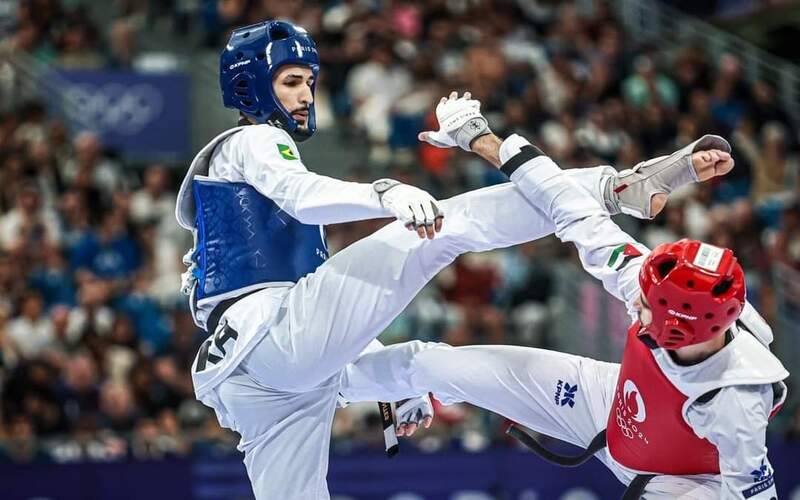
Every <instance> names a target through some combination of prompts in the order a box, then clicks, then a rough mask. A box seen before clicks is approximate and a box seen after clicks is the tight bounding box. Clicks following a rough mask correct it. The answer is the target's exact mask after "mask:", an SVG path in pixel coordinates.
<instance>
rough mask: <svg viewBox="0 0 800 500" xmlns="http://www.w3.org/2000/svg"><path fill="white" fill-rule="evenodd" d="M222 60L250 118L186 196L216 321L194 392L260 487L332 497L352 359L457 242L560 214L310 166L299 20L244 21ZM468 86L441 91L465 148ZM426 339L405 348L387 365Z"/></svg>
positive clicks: (485, 239) (197, 311)
mask: <svg viewBox="0 0 800 500" xmlns="http://www.w3.org/2000/svg"><path fill="white" fill-rule="evenodd" d="M220 67H221V68H220V84H221V87H222V94H223V98H224V103H225V105H226V106H228V107H232V108H235V109H238V110H239V111H240V116H241V121H240V126H239V127H236V128H233V129H230V130H227V131H225V132H223V133H222V134H220V135H219V136H217V137H216V138H215V139H213V140H212V141H211V142H210V143H209V144H208V145H207V146H205V147H204V148H203V149H202V150H201V151H200V152H199V153H198V155H197V156H196V157H195V159H194V161H193V162H192V164H191V166H190V168H189V171H188V173H187V175H186V177H185V179H184V181H183V184H182V185H181V189H180V192H179V195H178V203H177V207H176V215H177V218H178V221H179V223H180V224H181V226H183V227H184V228H186V229H188V230H190V231H192V233H193V234H194V237H195V245H194V248H193V249H192V250H191V251H190V252H189V253H188V254H187V255H186V257H185V261H186V264H187V266H189V269H188V271H187V272H186V273H185V274H184V277H183V278H184V279H183V283H182V285H183V287H182V289H183V291H184V292H185V293H186V294H187V295H189V296H190V304H191V308H192V314H193V317H194V320H195V322H196V323H197V325H198V326H200V327H201V328H204V329H205V330H206V331H207V332H208V333H209V338H208V339H207V340H206V341H205V342H204V343H203V344H202V346H201V348H200V350H199V352H198V355H197V357H196V359H195V362H194V364H193V367H192V378H193V383H194V388H195V393H196V396H197V398H198V399H199V400H201V401H202V402H203V403H205V404H207V405H208V406H211V407H212V408H214V410H215V411H216V414H217V417H218V419H219V422H220V424H221V425H223V426H225V427H228V428H230V429H233V430H235V431H236V432H238V433H239V434H240V435H241V442H240V445H239V449H240V450H242V451H243V452H244V454H245V458H244V462H245V465H246V467H247V472H248V474H249V477H250V480H251V482H252V484H253V490H254V492H255V495H256V497H257V498H264V499H281V500H318V499H326V498H329V494H328V490H327V485H326V478H325V476H326V471H327V465H328V448H329V439H330V429H331V424H332V418H333V412H334V410H335V409H336V406H337V397H338V395H339V393H340V392H342V393H345V392H347V391H348V389H350V390H351V391H352V392H353V393H354V394H357V393H358V388H357V387H348V382H347V378H346V377H345V376H344V373H345V368H346V367H348V366H351V365H352V363H353V362H355V361H357V360H358V359H359V358H360V357H361V356H363V355H365V354H366V353H368V352H375V351H378V350H382V349H384V347H383V346H382V345H381V344H380V343H379V342H377V341H376V340H375V337H376V336H377V335H378V334H379V333H380V332H381V331H382V330H383V329H384V328H385V327H386V326H388V325H389V323H391V321H392V320H393V319H394V318H395V317H396V316H397V315H398V314H399V313H400V312H401V311H402V310H403V309H404V308H405V307H406V305H407V304H408V303H409V302H410V301H411V299H412V298H413V297H414V295H416V293H417V292H418V291H419V290H420V289H421V288H422V287H423V286H424V285H425V284H426V283H427V282H428V281H429V280H430V279H431V278H432V277H433V276H434V275H435V274H436V273H437V272H438V271H439V270H441V269H442V268H444V267H445V266H447V265H448V264H449V263H451V262H452V261H453V260H454V259H455V258H456V257H457V256H458V255H460V254H462V253H465V252H470V251H483V250H489V249H493V248H498V247H505V246H510V245H514V244H517V243H522V242H525V241H530V240H533V239H537V238H539V237H541V236H544V235H546V234H549V233H550V232H552V227H551V223H550V222H549V221H548V220H546V218H544V217H536V218H535V220H536V221H539V222H534V223H531V221H528V220H526V217H525V214H530V213H531V211H532V210H533V208H532V207H531V205H530V203H529V202H528V201H526V199H525V198H524V196H522V194H521V193H520V192H519V191H518V190H517V189H516V188H515V187H514V186H513V185H511V184H506V185H501V186H495V187H491V188H487V189H482V190H478V191H473V192H470V193H466V194H464V195H461V196H457V197H454V198H452V199H449V200H445V201H441V202H440V201H437V200H435V199H434V198H433V197H431V196H430V195H429V194H428V193H426V192H425V191H422V190H420V189H417V188H415V187H412V186H408V185H405V184H402V183H400V182H397V181H394V180H391V179H382V180H378V181H376V182H374V183H372V184H361V183H354V182H345V181H341V180H337V179H333V178H330V177H325V176H321V175H317V174H314V173H312V172H309V171H308V170H307V169H306V167H305V166H304V165H303V162H302V160H301V157H300V153H299V151H298V150H297V146H296V144H295V141H300V140H304V139H307V138H308V137H310V136H311V135H313V133H314V131H315V126H316V123H315V115H314V87H315V84H316V78H317V75H318V73H319V58H318V55H317V49H316V47H315V45H314V42H313V40H312V39H311V37H310V36H309V35H308V34H307V33H306V31H305V30H303V29H302V28H299V27H297V26H294V25H292V24H290V23H286V22H277V21H267V22H264V23H260V24H256V25H252V26H247V27H244V28H240V29H237V30H235V31H234V32H233V34H232V35H231V38H230V41H229V42H228V44H227V46H226V47H225V50H224V52H223V53H222V57H221V61H220ZM377 91H380V89H376V92H377ZM468 99H469V96H464V97H463V98H461V99H453V100H452V102H451V103H450V102H449V103H447V104H443V106H444V107H445V108H447V109H450V108H451V107H453V106H455V107H454V108H453V109H455V110H456V111H458V112H457V113H455V114H453V115H452V116H450V117H449V118H448V119H447V120H446V122H447V123H446V129H447V130H448V131H449V134H450V136H449V137H450V139H451V140H452V141H454V142H453V143H454V144H457V145H459V146H460V147H462V148H463V149H465V150H467V151H469V150H470V146H471V144H472V143H473V142H474V141H475V140H476V139H477V138H479V137H482V136H484V135H486V134H488V132H489V129H488V126H487V122H486V120H485V119H484V118H483V117H482V116H480V112H479V110H478V108H477V107H473V106H472V105H471V104H469V105H468V106H467V108H469V109H462V107H463V105H464V103H465V102H466V101H467V100H468ZM443 127H444V124H443ZM445 214H447V223H446V224H443V217H444V215H445ZM382 217H394V218H396V219H397V221H396V222H394V223H391V224H389V225H387V226H386V227H384V228H382V229H380V230H379V231H377V232H376V233H374V234H372V235H370V236H369V237H367V238H364V239H362V240H360V241H358V242H356V243H354V244H352V245H351V246H349V247H348V248H346V249H344V250H342V251H340V252H338V253H337V254H336V255H334V256H332V257H330V258H329V256H328V250H327V247H326V245H325V233H324V229H323V225H325V224H335V223H341V222H349V221H357V220H363V219H371V218H382ZM409 229H411V230H416V232H417V235H414V234H413V233H410V232H409ZM421 346H422V344H420V343H409V344H405V345H403V346H395V347H394V348H393V349H392V350H391V353H390V355H389V356H387V357H386V359H387V367H386V369H387V370H388V369H391V366H390V365H395V364H396V365H402V364H403V363H404V362H405V360H410V359H411V357H412V356H413V354H414V352H415V351H416V350H418V349H420V348H421ZM376 376H377V377H380V376H382V375H381V373H377V374H376ZM414 396H415V397H416V399H412V400H411V401H410V402H407V403H406V404H404V405H402V410H401V411H400V412H399V419H398V420H399V421H400V422H401V423H403V424H405V425H402V426H401V428H400V429H399V430H398V431H399V432H400V433H403V432H404V431H405V432H407V433H411V432H413V431H414V429H415V428H416V425H417V424H419V423H423V424H425V425H427V424H429V423H430V418H431V417H432V414H433V412H432V409H431V406H430V402H429V400H428V397H427V395H419V394H417V395H414Z"/></svg>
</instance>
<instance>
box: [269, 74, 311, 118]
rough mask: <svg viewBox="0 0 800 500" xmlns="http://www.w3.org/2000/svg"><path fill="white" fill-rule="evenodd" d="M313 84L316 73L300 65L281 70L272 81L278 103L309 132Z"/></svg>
mask: <svg viewBox="0 0 800 500" xmlns="http://www.w3.org/2000/svg"><path fill="white" fill-rule="evenodd" d="M313 84H314V73H313V72H312V71H311V68H308V67H306V66H301V65H298V64H290V65H287V66H283V67H281V68H279V69H278V72H277V73H275V77H274V78H273V79H272V88H273V90H274V92H275V96H276V97H277V98H278V101H280V103H281V105H282V106H283V107H284V109H285V110H286V111H288V112H289V114H290V115H292V118H294V119H295V120H297V123H298V124H299V127H300V128H301V129H304V130H308V109H309V107H310V106H311V104H312V103H313V102H314V96H313V94H312V93H311V86H312V85H313Z"/></svg>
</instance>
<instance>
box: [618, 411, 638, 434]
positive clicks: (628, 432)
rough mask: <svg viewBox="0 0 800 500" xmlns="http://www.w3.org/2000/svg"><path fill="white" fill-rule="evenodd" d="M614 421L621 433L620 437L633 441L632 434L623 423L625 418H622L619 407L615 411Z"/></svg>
mask: <svg viewBox="0 0 800 500" xmlns="http://www.w3.org/2000/svg"><path fill="white" fill-rule="evenodd" d="M616 421H617V425H618V426H619V429H620V430H621V431H622V435H623V436H625V437H626V438H628V439H633V436H634V433H633V431H632V430H631V428H630V427H628V425H627V424H626V423H625V418H624V417H623V416H622V410H621V409H620V408H619V407H617V409H616Z"/></svg>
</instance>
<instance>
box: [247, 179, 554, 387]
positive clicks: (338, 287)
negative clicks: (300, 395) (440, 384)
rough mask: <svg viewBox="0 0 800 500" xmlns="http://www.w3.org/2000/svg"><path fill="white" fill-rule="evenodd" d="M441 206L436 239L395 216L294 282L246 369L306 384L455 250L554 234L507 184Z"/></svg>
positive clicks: (352, 348) (339, 365)
mask: <svg viewBox="0 0 800 500" xmlns="http://www.w3.org/2000/svg"><path fill="white" fill-rule="evenodd" d="M442 205H443V206H444V210H445V214H446V215H445V222H444V228H443V231H442V232H441V233H439V234H438V235H437V236H436V238H435V239H433V240H421V239H419V238H418V237H417V236H416V234H415V233H413V232H410V231H408V230H407V229H406V228H405V227H403V225H402V224H400V223H398V222H394V223H392V224H389V225H388V226H386V227H384V228H382V229H380V230H379V231H377V232H375V233H374V234H372V235H370V236H368V237H366V238H364V239H362V240H360V241H357V242H356V243H354V244H353V245H351V246H349V247H347V248H345V249H344V250H342V251H341V252H339V253H337V254H336V255H334V256H333V257H331V258H330V259H329V260H328V261H327V262H325V263H324V264H323V265H322V266H320V267H319V269H317V271H316V272H314V273H312V274H310V275H308V276H307V277H305V278H304V279H302V280H300V282H298V283H297V285H296V286H294V287H293V288H292V290H291V291H290V292H289V293H288V295H287V297H286V300H285V302H284V304H283V306H284V307H285V315H284V316H283V318H282V319H280V320H279V322H278V323H279V324H277V325H276V326H277V328H274V329H272V330H274V331H271V332H270V334H269V335H267V336H266V337H265V338H264V339H263V340H262V341H261V342H260V343H259V345H258V346H256V347H255V350H254V352H253V354H252V355H251V356H250V358H249V359H248V362H247V364H248V370H249V371H250V372H251V373H252V374H253V375H254V376H255V377H257V380H259V381H261V382H262V383H264V384H265V385H267V386H269V387H273V388H278V389H285V390H306V389H308V388H313V387H315V386H316V385H317V384H319V383H320V381H322V380H326V379H327V378H329V377H331V376H332V375H333V374H335V373H338V372H339V371H340V370H342V369H343V368H344V366H345V365H346V364H347V363H350V362H351V361H353V360H354V359H355V358H356V356H358V354H359V353H360V352H361V351H363V350H364V348H365V347H366V346H367V344H369V342H370V341H371V340H372V339H374V338H375V337H376V336H377V335H378V334H380V332H381V331H382V330H383V329H384V328H386V326H388V325H389V323H391V322H392V320H394V318H395V317H396V316H397V315H398V314H399V313H400V312H401V311H402V310H403V309H404V308H405V307H406V305H408V303H409V302H410V301H411V300H412V299H413V298H414V296H415V295H416V294H417V292H419V290H420V289H421V288H422V287H423V286H424V285H425V284H426V283H427V282H428V281H429V280H430V279H431V278H432V277H433V276H434V275H435V274H436V273H438V272H439V271H440V270H441V269H442V268H444V267H445V266H447V265H448V264H450V263H451V262H452V261H453V260H454V259H455V258H456V257H457V256H458V255H460V254H463V253H466V252H470V251H484V250H490V249H494V248H501V247H507V246H511V245H515V244H518V243H523V242H526V241H531V240H535V239H538V238H541V237H542V236H545V235H548V234H550V233H552V232H553V225H552V223H551V222H550V221H549V220H548V219H546V218H545V217H544V216H543V215H542V213H541V212H540V211H538V210H537V209H535V208H534V207H533V206H532V205H531V204H530V203H529V202H528V201H527V200H526V199H525V197H524V196H522V194H521V193H520V192H519V191H518V190H517V188H516V187H514V186H513V185H512V184H510V183H507V184H502V185H498V186H493V187H490V188H485V189H480V190H476V191H471V192H469V193H465V194H462V195H459V196H456V197H454V198H451V199H449V200H445V201H443V202H442ZM286 325H288V327H286Z"/></svg>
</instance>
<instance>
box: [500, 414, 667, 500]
mask: <svg viewBox="0 0 800 500" xmlns="http://www.w3.org/2000/svg"><path fill="white" fill-rule="evenodd" d="M506 434H508V435H509V436H512V437H514V438H515V439H517V440H518V441H519V442H521V443H522V444H524V445H525V447H526V448H528V449H529V450H531V451H532V452H534V453H536V454H537V455H539V456H540V457H542V458H543V459H545V460H547V461H548V462H550V463H551V464H554V465H560V466H562V467H577V466H579V465H582V464H583V463H584V462H586V461H587V460H589V459H590V458H592V456H593V455H594V454H595V453H597V452H598V451H600V450H602V449H603V448H605V447H606V431H605V429H603V430H602V431H600V432H599V433H598V434H597V435H596V436H595V437H594V439H592V442H591V443H589V446H588V447H587V448H586V449H585V450H583V451H582V452H581V453H579V454H577V455H559V454H558V453H555V452H553V451H552V450H549V449H548V448H547V446H545V445H544V444H542V442H541V441H539V439H538V438H537V437H535V436H532V435H531V434H529V433H528V432H526V431H525V430H524V429H522V428H521V427H519V426H517V425H515V424H512V425H511V426H510V427H509V428H508V430H506ZM540 435H541V434H540ZM654 477H656V476H655V475H654V474H639V475H637V476H636V477H635V478H634V479H633V481H631V483H630V484H629V485H628V487H627V488H626V489H625V493H623V495H622V500H638V499H639V498H641V496H642V494H643V493H644V489H645V488H646V487H647V483H649V482H650V480H651V479H653V478H654Z"/></svg>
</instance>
